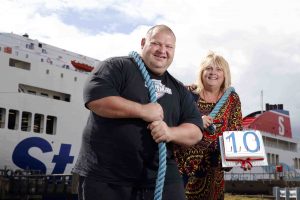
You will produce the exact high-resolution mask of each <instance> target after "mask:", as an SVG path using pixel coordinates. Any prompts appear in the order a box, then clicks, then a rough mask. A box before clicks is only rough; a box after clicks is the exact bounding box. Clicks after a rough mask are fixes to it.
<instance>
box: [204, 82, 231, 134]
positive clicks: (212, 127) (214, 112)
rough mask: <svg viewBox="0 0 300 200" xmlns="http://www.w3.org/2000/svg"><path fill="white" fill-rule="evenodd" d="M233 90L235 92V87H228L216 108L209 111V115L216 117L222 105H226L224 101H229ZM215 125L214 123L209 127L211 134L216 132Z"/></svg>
mask: <svg viewBox="0 0 300 200" xmlns="http://www.w3.org/2000/svg"><path fill="white" fill-rule="evenodd" d="M231 92H234V88H233V87H229V88H227V90H226V91H225V93H224V94H223V96H222V97H221V99H220V100H219V101H218V103H217V104H216V105H215V107H214V109H213V110H212V111H211V112H210V113H209V116H211V117H212V118H215V117H216V115H217V114H218V112H219V111H220V109H221V107H222V106H223V105H224V103H225V102H226V101H227V99H228V97H229V95H230V93H231ZM215 129H216V128H215V127H214V126H213V125H210V126H209V127H207V129H206V130H207V131H208V132H209V133H210V134H213V133H214V132H215Z"/></svg>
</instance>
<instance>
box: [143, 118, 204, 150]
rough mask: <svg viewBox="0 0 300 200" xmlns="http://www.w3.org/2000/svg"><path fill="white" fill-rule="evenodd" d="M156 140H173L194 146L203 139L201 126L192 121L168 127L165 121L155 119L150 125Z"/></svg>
mask: <svg viewBox="0 0 300 200" xmlns="http://www.w3.org/2000/svg"><path fill="white" fill-rule="evenodd" d="M148 128H149V129H150V130H151V135H152V137H153V139H154V140H155V142H157V143H159V142H173V143H176V144H179V145H184V146H192V145H194V144H196V143H198V142H199V141H200V140H201V139H202V136H203V135H202V132H201V130H200V128H199V127H198V126H196V125H194V124H192V123H183V124H180V125H179V126H177V127H168V125H167V124H166V123H165V122H164V121H161V120H160V121H154V122H152V123H151V124H149V125H148Z"/></svg>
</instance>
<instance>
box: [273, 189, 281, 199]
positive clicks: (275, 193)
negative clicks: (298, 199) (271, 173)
mask: <svg viewBox="0 0 300 200" xmlns="http://www.w3.org/2000/svg"><path fill="white" fill-rule="evenodd" d="M273 196H274V197H275V200H280V188H279V187H273Z"/></svg>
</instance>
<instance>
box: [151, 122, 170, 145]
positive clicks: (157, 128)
mask: <svg viewBox="0 0 300 200" xmlns="http://www.w3.org/2000/svg"><path fill="white" fill-rule="evenodd" d="M148 129H150V131H151V135H152V138H153V140H154V141H155V142H156V143H160V142H170V141H171V136H172V135H171V129H170V128H169V127H168V125H167V124H166V123H165V122H164V121H162V120H159V121H154V122H152V123H150V124H149V125H148Z"/></svg>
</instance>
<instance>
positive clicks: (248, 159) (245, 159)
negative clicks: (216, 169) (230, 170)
mask: <svg viewBox="0 0 300 200" xmlns="http://www.w3.org/2000/svg"><path fill="white" fill-rule="evenodd" d="M219 141H220V148H221V149H220V150H221V156H222V166H223V167H237V166H242V167H244V166H246V165H250V166H266V165H268V161H267V158H266V154H265V148H264V143H263V140H262V136H261V134H260V132H259V131H253V130H245V131H226V132H224V133H223V136H220V137H219Z"/></svg>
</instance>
